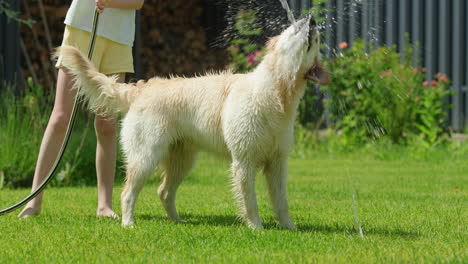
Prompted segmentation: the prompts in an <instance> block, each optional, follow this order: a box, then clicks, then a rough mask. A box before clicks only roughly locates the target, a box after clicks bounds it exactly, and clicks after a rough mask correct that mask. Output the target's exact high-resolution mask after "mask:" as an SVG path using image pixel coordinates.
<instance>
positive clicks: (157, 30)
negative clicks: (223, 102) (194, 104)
mask: <svg viewBox="0 0 468 264" xmlns="http://www.w3.org/2000/svg"><path fill="white" fill-rule="evenodd" d="M203 11H204V10H203V4H202V1H200V0H191V1H186V0H176V1H159V0H147V1H145V6H144V8H143V10H142V26H141V28H142V32H141V36H142V52H141V53H142V58H143V59H142V63H143V69H144V72H145V73H146V75H147V76H154V75H161V74H162V75H168V74H177V75H188V76H190V75H193V74H194V73H200V72H203V71H206V70H209V69H220V68H222V67H223V65H224V64H225V62H226V56H225V53H224V51H220V50H214V49H212V48H209V47H208V46H209V45H208V44H207V41H206V34H205V29H204V28H203V27H202V25H201V18H202V15H203Z"/></svg>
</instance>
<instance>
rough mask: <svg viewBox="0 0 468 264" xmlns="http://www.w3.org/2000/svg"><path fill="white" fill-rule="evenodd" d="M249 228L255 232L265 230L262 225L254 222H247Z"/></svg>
mask: <svg viewBox="0 0 468 264" xmlns="http://www.w3.org/2000/svg"><path fill="white" fill-rule="evenodd" d="M247 226H248V227H249V228H250V229H255V230H262V229H263V225H262V223H259V222H258V223H254V222H250V221H247Z"/></svg>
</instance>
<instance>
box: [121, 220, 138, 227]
mask: <svg viewBox="0 0 468 264" xmlns="http://www.w3.org/2000/svg"><path fill="white" fill-rule="evenodd" d="M122 227H123V228H134V227H135V222H134V221H122Z"/></svg>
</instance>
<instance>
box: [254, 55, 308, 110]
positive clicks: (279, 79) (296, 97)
mask: <svg viewBox="0 0 468 264" xmlns="http://www.w3.org/2000/svg"><path fill="white" fill-rule="evenodd" d="M285 70H286V71H289V72H285ZM251 74H252V75H253V76H254V78H255V79H256V81H260V82H261V85H259V86H258V87H261V88H262V89H267V90H266V91H260V92H262V93H267V94H271V93H272V94H273V96H274V97H275V99H276V101H277V105H278V110H279V111H281V112H284V113H285V114H288V115H289V114H295V111H296V110H297V107H298V105H299V101H300V99H301V98H302V96H303V95H304V91H305V88H306V84H307V81H306V80H305V78H304V75H305V71H304V70H301V69H297V70H295V69H291V68H284V65H281V62H280V61H276V60H274V58H273V56H271V55H266V56H265V57H264V59H263V61H262V62H261V63H260V64H259V65H258V66H257V67H256V68H255V70H254V71H253V72H252V73H251Z"/></svg>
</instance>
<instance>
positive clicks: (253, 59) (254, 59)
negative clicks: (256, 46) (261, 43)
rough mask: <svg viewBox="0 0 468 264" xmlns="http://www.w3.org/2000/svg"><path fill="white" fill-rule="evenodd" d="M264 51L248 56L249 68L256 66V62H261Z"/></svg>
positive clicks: (257, 51)
mask: <svg viewBox="0 0 468 264" xmlns="http://www.w3.org/2000/svg"><path fill="white" fill-rule="evenodd" d="M261 53H262V51H261V50H256V51H254V52H252V53H250V54H249V55H247V56H246V57H247V66H251V65H254V64H255V63H256V62H258V61H259V60H260V58H259V57H261V56H260V55H261Z"/></svg>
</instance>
